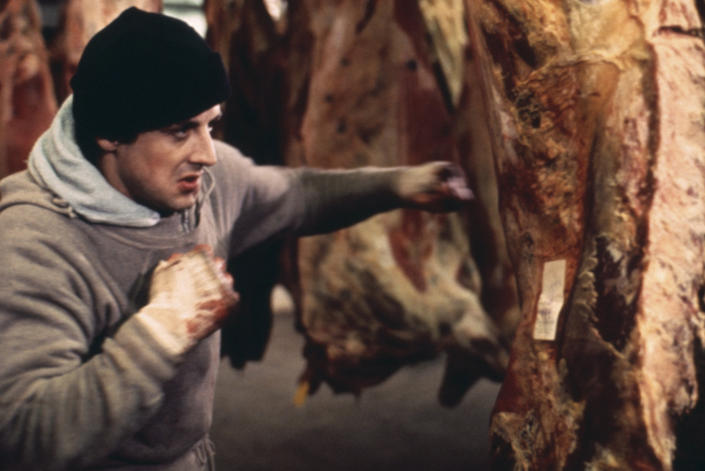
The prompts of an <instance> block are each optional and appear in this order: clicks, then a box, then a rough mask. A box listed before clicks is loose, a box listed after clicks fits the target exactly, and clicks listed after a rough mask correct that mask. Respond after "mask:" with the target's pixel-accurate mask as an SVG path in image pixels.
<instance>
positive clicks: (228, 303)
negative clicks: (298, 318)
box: [139, 246, 239, 352]
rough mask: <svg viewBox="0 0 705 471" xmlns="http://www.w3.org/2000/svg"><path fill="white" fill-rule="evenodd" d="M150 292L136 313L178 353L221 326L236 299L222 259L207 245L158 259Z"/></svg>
mask: <svg viewBox="0 0 705 471" xmlns="http://www.w3.org/2000/svg"><path fill="white" fill-rule="evenodd" d="M149 294H150V299H149V303H148V304H147V306H145V307H144V308H143V309H142V310H141V311H140V313H139V314H140V315H142V316H144V317H143V318H144V320H146V323H147V324H149V326H150V328H151V330H153V331H154V330H155V329H156V330H158V331H159V332H158V333H159V334H160V335H161V338H162V340H166V341H167V342H168V343H171V344H172V345H171V346H172V347H174V348H175V349H176V350H177V351H179V352H181V351H185V350H188V349H189V348H191V347H192V346H193V345H195V344H196V343H197V342H198V341H199V340H201V339H203V338H205V337H207V336H208V335H210V334H211V333H213V332H214V331H216V330H217V329H218V328H220V326H221V325H222V323H223V321H224V320H225V317H226V316H227V315H228V312H229V311H230V309H231V308H232V307H233V306H234V305H235V304H236V303H237V301H238V299H239V296H238V294H237V293H236V292H235V291H233V280H232V277H231V276H230V275H229V274H228V273H227V272H226V271H225V262H224V261H223V260H222V259H219V258H216V257H214V255H213V252H212V250H211V249H210V247H208V246H197V247H195V248H194V249H193V250H191V251H190V252H187V253H185V254H174V255H172V256H171V257H170V258H169V259H168V260H165V261H162V262H160V263H159V264H158V265H157V267H156V268H155V270H154V274H153V275H152V284H151V286H150V290H149Z"/></svg>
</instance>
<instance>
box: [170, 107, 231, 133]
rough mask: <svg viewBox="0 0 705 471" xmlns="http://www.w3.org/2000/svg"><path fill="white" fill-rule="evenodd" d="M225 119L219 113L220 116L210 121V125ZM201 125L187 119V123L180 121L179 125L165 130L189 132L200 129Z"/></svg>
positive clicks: (175, 124)
mask: <svg viewBox="0 0 705 471" xmlns="http://www.w3.org/2000/svg"><path fill="white" fill-rule="evenodd" d="M222 117H223V113H222V112H221V113H218V116H216V117H214V118H213V119H211V120H210V121H208V124H212V123H215V122H216V121H218V120H220V119H221V118H222ZM198 125H199V123H198V121H196V120H191V119H187V120H185V121H180V122H178V123H174V124H171V125H169V126H167V127H166V128H164V129H165V130H166V131H173V130H176V129H182V130H188V129H193V128H196V127H198Z"/></svg>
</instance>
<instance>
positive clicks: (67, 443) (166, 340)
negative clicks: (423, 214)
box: [0, 8, 471, 470]
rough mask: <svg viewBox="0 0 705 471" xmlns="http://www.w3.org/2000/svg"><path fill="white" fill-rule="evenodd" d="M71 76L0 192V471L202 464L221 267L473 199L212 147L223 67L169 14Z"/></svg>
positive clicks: (427, 180) (405, 179)
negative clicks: (46, 125) (272, 243)
mask: <svg viewBox="0 0 705 471" xmlns="http://www.w3.org/2000/svg"><path fill="white" fill-rule="evenodd" d="M71 84H72V87H73V91H74V93H73V96H72V97H70V98H69V99H68V100H67V101H66V102H65V103H64V104H63V106H62V107H61V109H60V110H59V112H58V114H57V116H56V118H55V120H54V122H53V124H52V126H51V128H50V129H49V130H48V131H47V132H46V133H45V134H44V135H43V136H42V137H41V138H40V139H39V141H38V142H37V144H36V146H35V147H34V149H33V151H32V153H31V155H30V158H29V162H28V171H25V172H22V173H19V174H16V175H13V176H11V177H8V178H6V179H5V180H3V181H2V182H1V183H0V192H1V194H2V200H0V244H1V246H0V266H2V267H3V270H4V273H3V276H2V277H0V357H1V358H2V362H0V398H1V399H0V462H1V463H2V464H3V469H18V470H19V469H21V470H54V469H57V470H58V469H69V470H80V469H108V468H109V469H140V470H200V469H213V468H212V467H213V460H212V444H211V443H210V441H209V440H208V437H207V434H208V429H209V426H210V423H211V408H212V405H213V390H214V383H215V376H216V371H217V367H218V359H219V342H220V337H219V331H218V328H219V326H220V325H221V323H222V321H223V318H224V316H226V315H227V313H228V312H229V311H230V308H231V307H233V306H234V305H235V303H236V302H237V294H236V293H235V292H234V291H233V288H232V280H231V279H230V278H229V276H228V275H227V273H225V272H224V268H223V267H224V262H223V261H224V260H227V259H230V258H231V257H233V256H234V255H237V254H238V253H241V252H242V251H243V250H245V249H248V248H251V247H252V246H254V245H256V244H259V243H261V242H264V241H267V240H270V239H271V238H273V237H277V236H281V235H284V234H298V235H306V234H314V233H318V232H323V231H330V230H335V229H337V228H340V227H344V226H346V225H349V224H352V223H354V222H357V221H359V220H362V219H364V218H366V217H368V216H371V215H373V214H375V213H377V212H380V211H385V210H390V209H393V208H397V207H417V208H421V209H429V210H447V209H452V208H454V207H457V206H458V205H459V204H461V203H463V202H464V201H466V200H467V199H469V198H470V197H471V193H470V191H469V190H468V189H467V187H466V186H465V183H464V179H463V178H462V176H460V175H459V173H458V171H457V169H455V167H453V166H451V165H450V164H446V163H434V164H429V165H425V166H420V167H401V168H393V169H380V168H366V169H360V170H346V171H320V170H314V169H286V168H275V167H260V166H256V165H254V164H253V163H252V162H251V161H250V160H249V159H247V158H245V157H243V156H242V155H241V154H240V153H239V152H238V151H237V150H236V149H234V148H232V147H230V146H228V145H226V144H224V143H222V142H217V141H214V140H213V139H212V138H211V135H210V131H211V127H212V125H213V123H214V122H215V121H216V120H217V119H218V118H219V116H220V103H221V102H223V101H224V100H225V99H226V98H227V97H228V94H229V92H230V90H229V86H228V80H227V77H226V73H225V70H224V67H223V64H222V62H221V60H220V58H219V56H218V55H217V54H216V53H215V52H213V51H211V50H210V49H209V48H208V47H207V45H206V44H205V42H204V41H203V40H202V39H201V38H200V37H199V36H198V34H197V33H195V31H193V30H192V29H191V28H189V27H188V26H187V25H186V24H185V23H183V22H181V21H179V20H176V19H173V18H169V17H166V16H163V15H158V14H153V13H145V12H142V11H140V10H137V9H134V8H132V9H129V10H126V11H125V12H123V14H121V15H120V17H118V18H117V19H116V20H115V21H114V22H112V23H111V24H110V25H108V26H107V27H106V28H105V29H103V30H102V31H100V32H99V33H98V34H96V36H95V37H94V38H93V39H92V40H91V41H90V42H89V44H88V45H87V46H86V49H85V52H84V54H83V56H82V58H81V61H80V63H79V65H78V69H77V72H76V74H75V76H74V77H73V79H72V82H71ZM235 426H236V425H235Z"/></svg>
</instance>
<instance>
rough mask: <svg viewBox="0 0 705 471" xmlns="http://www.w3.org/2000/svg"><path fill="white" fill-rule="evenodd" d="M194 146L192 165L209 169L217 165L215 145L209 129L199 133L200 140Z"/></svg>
mask: <svg viewBox="0 0 705 471" xmlns="http://www.w3.org/2000/svg"><path fill="white" fill-rule="evenodd" d="M194 146H195V148H194V150H193V152H192V153H191V159H190V160H191V162H192V163H195V164H199V165H205V166H209V167H210V166H211V165H215V163H216V161H217V159H216V157H215V146H214V145H213V137H212V136H211V134H210V131H209V130H208V129H207V128H206V129H202V130H200V131H199V132H198V138H197V141H196V142H195V144H194Z"/></svg>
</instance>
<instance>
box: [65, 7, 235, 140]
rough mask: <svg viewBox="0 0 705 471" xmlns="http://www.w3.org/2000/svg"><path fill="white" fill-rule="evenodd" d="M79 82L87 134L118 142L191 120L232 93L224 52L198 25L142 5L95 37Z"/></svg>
mask: <svg viewBox="0 0 705 471" xmlns="http://www.w3.org/2000/svg"><path fill="white" fill-rule="evenodd" d="M71 87H72V88H73V114H74V118H75V120H76V124H77V126H78V127H80V128H81V129H80V132H81V133H82V134H84V135H87V136H93V137H103V138H106V139H116V140H122V139H126V138H131V137H134V136H136V135H137V134H138V133H140V132H144V131H151V130H155V129H159V128H162V127H165V126H168V125H170V124H174V123H177V122H180V121H183V120H185V119H188V118H191V117H193V116H195V115H197V114H199V113H202V112H203V111H205V110H207V109H208V108H211V107H212V106H214V105H216V104H218V103H220V102H222V101H225V100H226V99H227V98H228V96H229V95H230V83H229V81H228V78H227V74H226V72H225V67H224V66H223V61H222V60H221V58H220V55H219V54H218V53H216V52H214V51H213V50H212V49H210V48H209V47H208V45H207V44H206V42H205V41H204V40H203V38H201V37H200V36H199V35H198V33H197V32H196V31H195V30H194V29H193V28H191V27H190V26H189V25H187V24H186V23H184V22H183V21H181V20H178V19H176V18H172V17H169V16H165V15H161V14H158V13H148V12H145V11H142V10H139V9H137V8H134V7H132V8H129V9H127V10H125V11H124V12H123V13H121V14H120V16H119V17H118V18H116V19H115V20H114V21H113V22H111V23H110V24H109V25H108V26H106V27H105V28H104V29H102V30H101V31H99V32H98V33H96V35H95V36H93V38H92V39H91V40H90V41H89V42H88V44H87V45H86V48H85V50H84V52H83V55H82V56H81V60H80V61H79V63H78V68H77V70H76V73H75V75H74V76H73V78H72V79H71Z"/></svg>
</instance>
